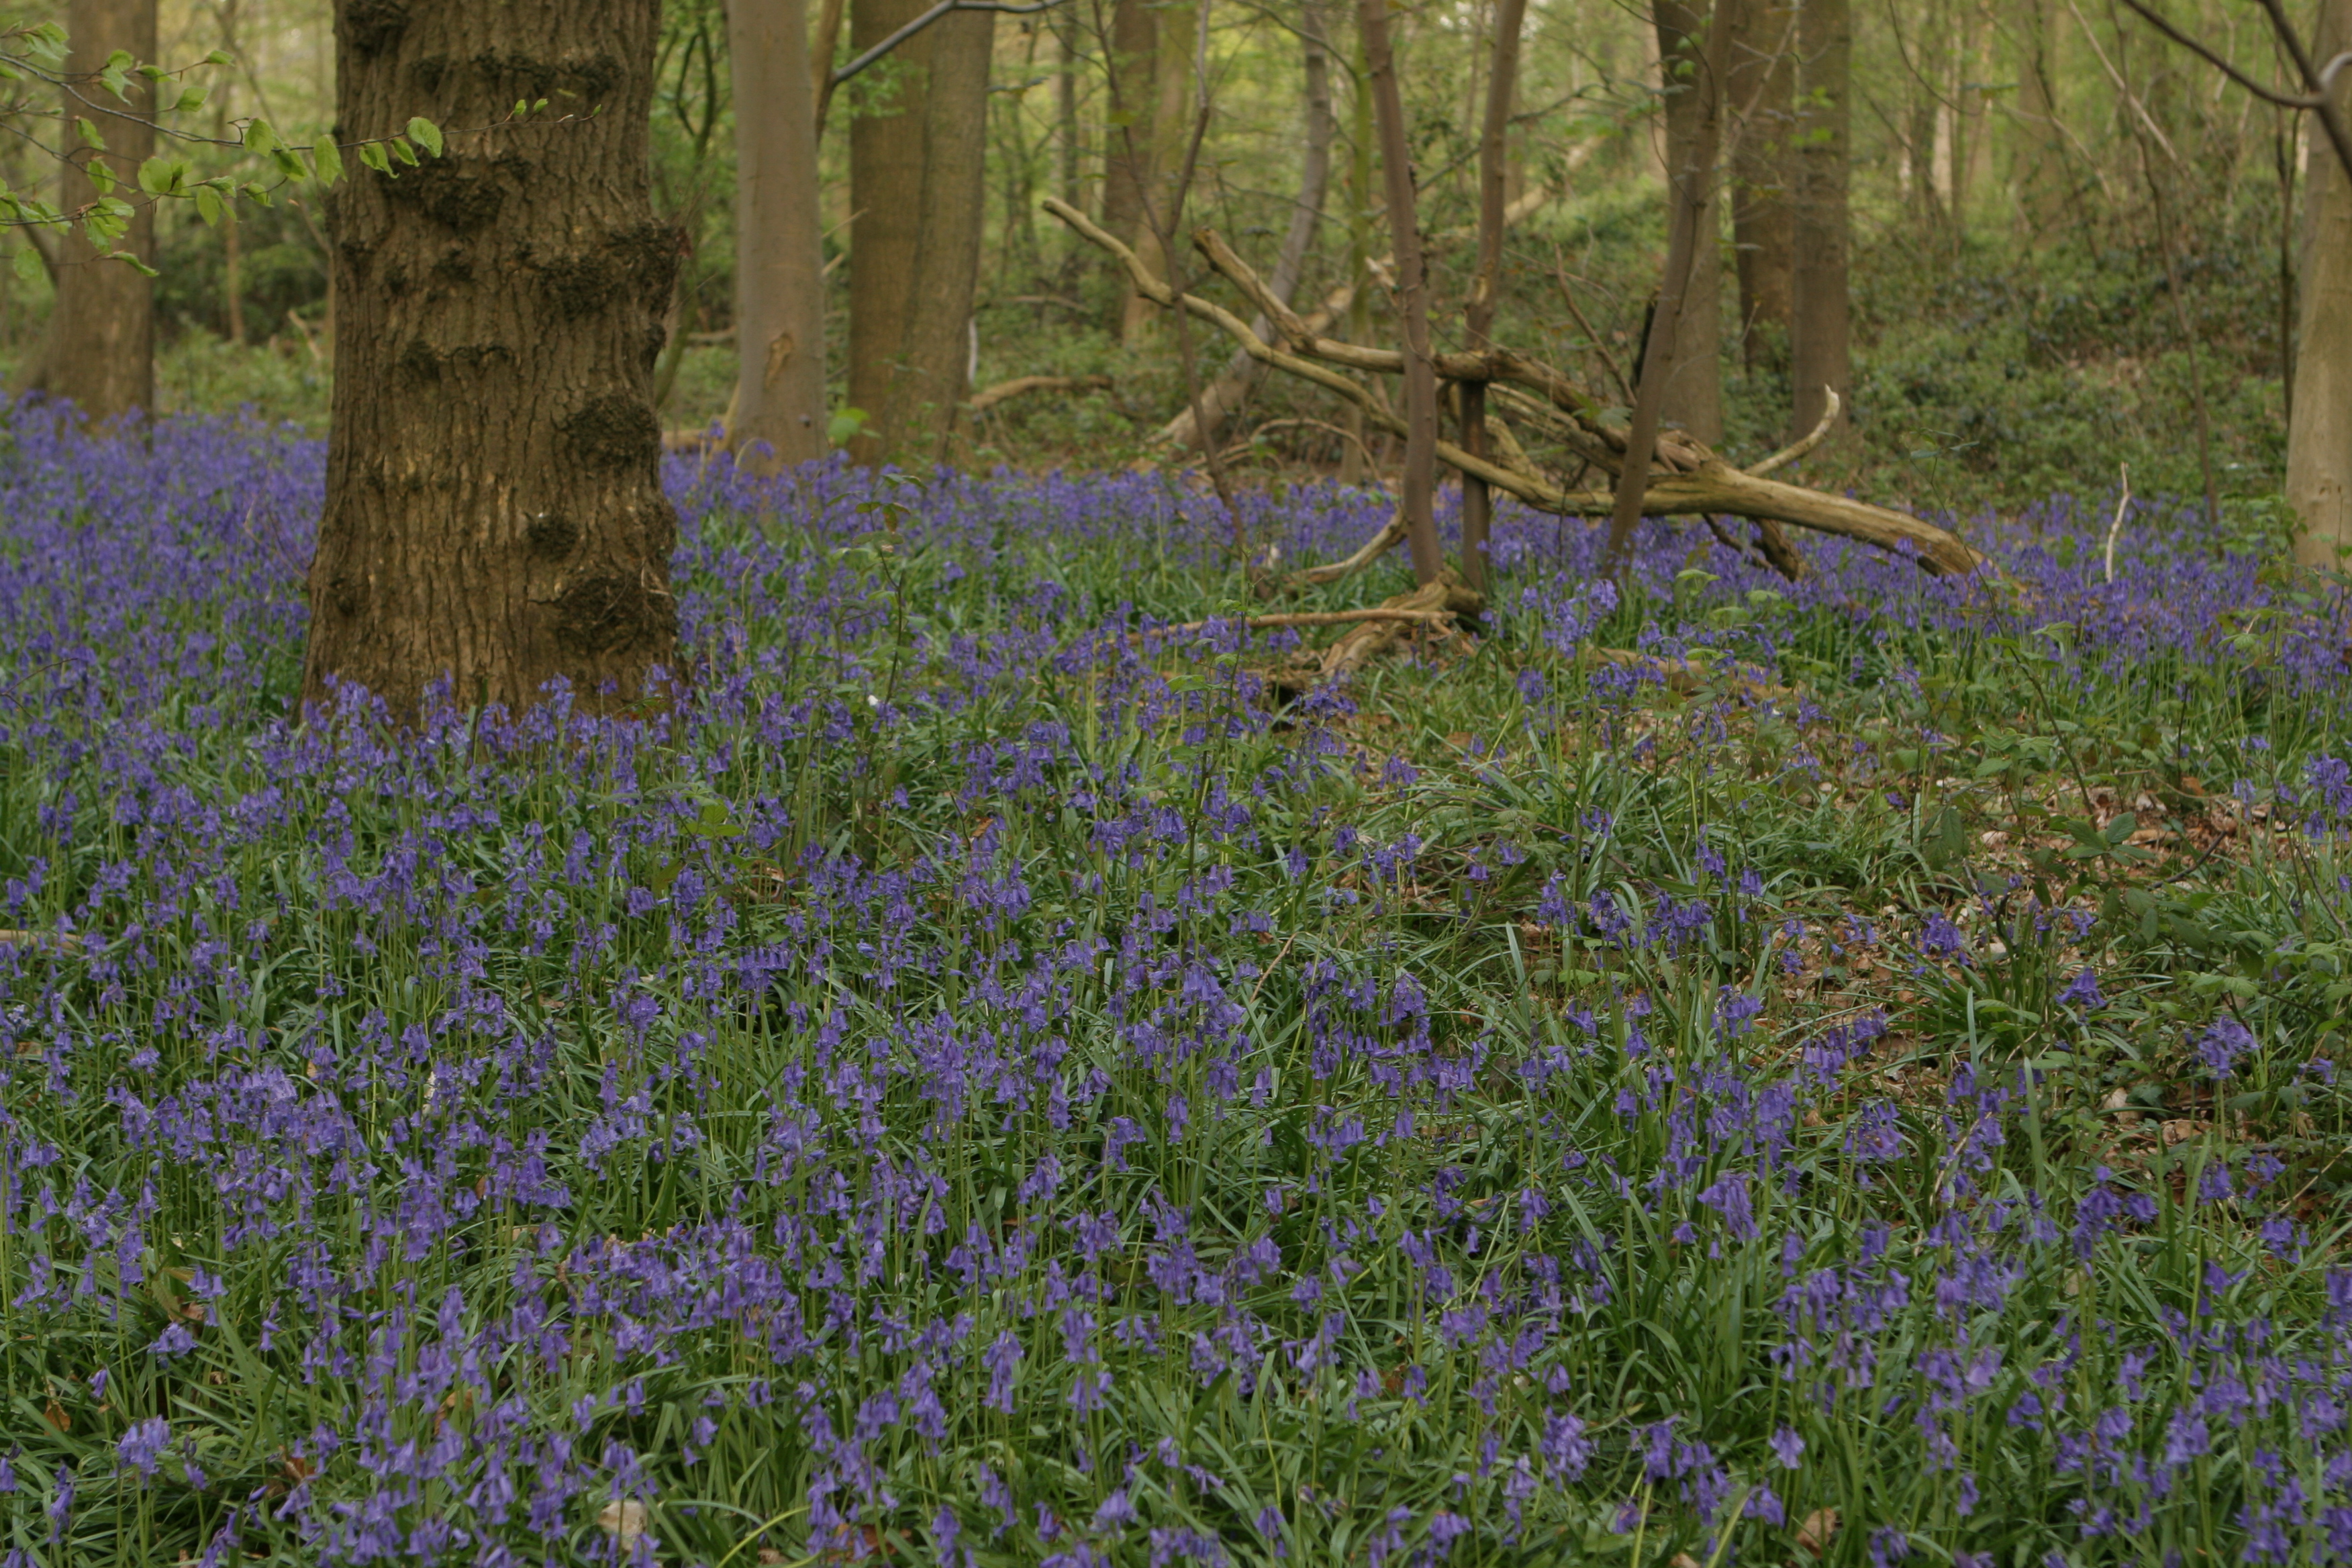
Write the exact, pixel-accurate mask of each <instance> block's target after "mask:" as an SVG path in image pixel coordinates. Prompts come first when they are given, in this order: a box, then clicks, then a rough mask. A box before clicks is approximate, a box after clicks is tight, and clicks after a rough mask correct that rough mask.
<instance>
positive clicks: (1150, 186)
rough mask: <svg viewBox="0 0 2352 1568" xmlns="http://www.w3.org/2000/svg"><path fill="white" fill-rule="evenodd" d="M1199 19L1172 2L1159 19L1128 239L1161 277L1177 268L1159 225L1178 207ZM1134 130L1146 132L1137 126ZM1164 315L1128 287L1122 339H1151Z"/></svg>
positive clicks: (1189, 129)
mask: <svg viewBox="0 0 2352 1568" xmlns="http://www.w3.org/2000/svg"><path fill="white" fill-rule="evenodd" d="M1196 3H1197V0H1196ZM1195 20H1196V16H1195V12H1194V9H1193V6H1192V5H1182V6H1174V5H1171V6H1170V7H1169V9H1168V10H1167V11H1166V12H1164V13H1163V14H1162V15H1161V16H1160V49H1159V51H1158V54H1157V56H1156V58H1154V60H1153V62H1152V73H1151V89H1152V95H1151V122H1150V132H1149V134H1150V148H1151V150H1150V153H1147V154H1145V155H1144V162H1145V163H1146V164H1148V166H1149V173H1147V174H1145V175H1144V176H1143V211H1142V213H1141V214H1140V215H1139V217H1138V219H1137V223H1136V226H1135V232H1134V233H1133V235H1131V236H1130V237H1129V238H1130V241H1131V243H1132V244H1133V245H1134V247H1135V253H1136V254H1137V255H1138V256H1140V257H1141V258H1143V262H1144V265H1145V266H1147V267H1149V268H1151V270H1152V271H1153V272H1155V273H1157V274H1158V275H1159V276H1160V277H1162V278H1167V277H1171V276H1172V275H1173V269H1172V268H1171V267H1170V266H1169V261H1168V255H1167V252H1166V251H1165V250H1164V249H1163V248H1162V247H1161V246H1160V221H1161V220H1162V219H1164V218H1165V217H1166V216H1167V214H1168V213H1169V211H1170V210H1171V207H1172V206H1173V205H1175V202H1176V184H1177V178H1178V173H1179V167H1180V165H1181V163H1183V161H1184V144H1185V142H1186V140H1187V139H1188V137H1189V135H1190V133H1191V132H1192V112H1191V94H1190V93H1189V92H1187V91H1186V89H1188V88H1190V87H1191V86H1192V51H1191V50H1190V49H1188V48H1186V47H1185V44H1186V42H1187V41H1188V40H1189V38H1190V37H1191V36H1192V27H1193V26H1194V23H1195ZM1136 134H1138V135H1139V136H1141V135H1143V134H1145V132H1143V131H1142V130H1140V129H1139V130H1138V131H1137V132H1136ZM1160 313H1161V312H1160V307H1159V306H1157V305H1155V304H1153V303H1152V302H1151V301H1150V300H1147V299H1145V298H1144V297H1143V296H1142V295H1140V294H1138V293H1136V292H1135V291H1134V290H1132V289H1129V291H1128V295H1127V305H1126V313H1125V314H1124V315H1123V316H1122V317H1121V318H1120V321H1119V332H1118V336H1119V341H1120V342H1126V343H1139V342H1149V341H1150V338H1151V337H1152V335H1153V334H1154V333H1156V332H1158V331H1159V330H1160Z"/></svg>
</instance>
